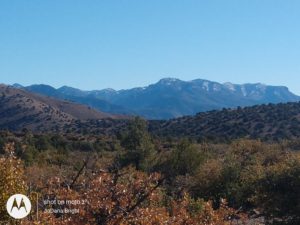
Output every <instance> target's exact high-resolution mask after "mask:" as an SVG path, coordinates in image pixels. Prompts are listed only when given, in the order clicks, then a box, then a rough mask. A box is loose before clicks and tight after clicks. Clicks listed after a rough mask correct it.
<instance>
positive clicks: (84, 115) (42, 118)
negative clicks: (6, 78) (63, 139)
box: [0, 85, 118, 131]
mask: <svg viewBox="0 0 300 225" xmlns="http://www.w3.org/2000/svg"><path fill="white" fill-rule="evenodd" d="M103 118H118V116H115V115H111V114H107V113H102V112H99V111H96V110H94V109H91V108H89V107H87V106H84V105H80V104H76V103H71V102H67V101H60V100H56V99H53V98H48V97H45V96H41V95H37V94H33V93H30V92H26V91H24V90H21V89H16V88H13V87H9V86H6V85H0V127H1V128H2V129H5V128H6V129H11V130H19V129H23V128H28V129H31V130H40V131H42V130H49V131H50V130H60V129H62V127H64V126H65V125H67V124H71V123H72V122H74V120H86V119H103Z"/></svg>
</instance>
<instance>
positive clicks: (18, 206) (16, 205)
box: [6, 194, 31, 219]
mask: <svg viewBox="0 0 300 225" xmlns="http://www.w3.org/2000/svg"><path fill="white" fill-rule="evenodd" d="M6 209H7V212H8V214H9V215H10V216H11V217H12V218H14V219H23V218H25V217H26V216H28V214H29V213H30V210H31V202H30V200H29V198H27V196H25V195H21V194H15V195H13V196H11V197H10V198H9V199H8V201H7V203H6Z"/></svg>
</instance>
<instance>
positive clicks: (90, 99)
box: [18, 84, 133, 114]
mask: <svg viewBox="0 0 300 225" xmlns="http://www.w3.org/2000/svg"><path fill="white" fill-rule="evenodd" d="M18 87H19V86H18ZM21 88H23V89H25V90H27V91H30V92H34V93H38V94H42V95H45V96H49V97H54V98H57V99H61V100H68V101H73V102H77V103H80V104H84V105H88V106H90V107H93V108H95V109H97V110H99V111H102V112H109V113H115V114H133V112H130V110H127V109H126V108H124V107H122V106H118V105H115V104H111V103H109V102H107V101H105V100H103V99H100V98H98V97H96V96H94V95H93V92H88V91H81V90H79V89H76V88H72V87H68V86H63V87H61V88H58V89H55V88H53V87H51V86H49V85H44V84H39V85H31V86H28V87H21Z"/></svg>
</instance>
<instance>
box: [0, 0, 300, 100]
mask: <svg viewBox="0 0 300 225" xmlns="http://www.w3.org/2000/svg"><path fill="white" fill-rule="evenodd" d="M299 7H300V2H299V1H295V0H291V1H273V0H265V1H260V0H253V1H234V0H229V1H223V0H216V1H195V0H187V1H177V0H175V1H174V0H166V1H159V0H153V1H138V0H133V1H117V2H115V1H89V2H86V1H71V0H66V1H36V0H28V1H23V2H22V1H18V2H16V1H1V2H0V21H1V22H0V30H1V35H0V78H1V82H3V83H7V84H13V83H17V82H18V83H21V84H23V85H30V84H34V83H46V84H50V85H52V86H54V87H60V86H63V85H68V86H72V87H77V88H80V89H85V90H91V89H103V88H107V87H110V88H114V89H127V88H132V87H136V86H146V85H147V84H149V83H154V82H156V81H157V80H159V79H161V78H162V77H168V76H171V77H177V78H180V79H182V80H192V79H196V78H198V77H201V78H204V79H208V80H215V81H218V82H220V83H223V82H226V81H230V82H232V83H256V82H262V83H266V84H271V85H284V86H288V87H289V88H290V90H291V91H293V92H294V93H296V94H298V95H299V94H300V89H299V85H298V84H299V82H300V78H299V77H300V76H299V72H300V67H299V56H300V45H299V40H300V27H299V25H298V22H299V21H300V14H299V13H298V9H299Z"/></svg>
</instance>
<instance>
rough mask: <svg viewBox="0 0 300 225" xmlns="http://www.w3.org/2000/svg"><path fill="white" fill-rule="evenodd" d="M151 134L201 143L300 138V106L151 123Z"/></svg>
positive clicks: (256, 108) (247, 109)
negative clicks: (206, 140) (209, 140)
mask: <svg viewBox="0 0 300 225" xmlns="http://www.w3.org/2000/svg"><path fill="white" fill-rule="evenodd" d="M150 131H151V132H152V133H153V134H154V135H159V136H164V137H175V138H179V137H189V138H195V139H198V140H205V139H212V140H225V141H226V140H232V139H236V138H241V137H248V138H260V139H265V140H271V139H293V138H297V137H300V103H285V104H284V103H280V104H268V105H257V106H252V107H245V108H238V109H235V110H232V109H223V110H220V111H217V110H215V111H210V112H203V113H198V114H197V115H195V116H185V117H181V118H176V119H171V120H166V121H150Z"/></svg>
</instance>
